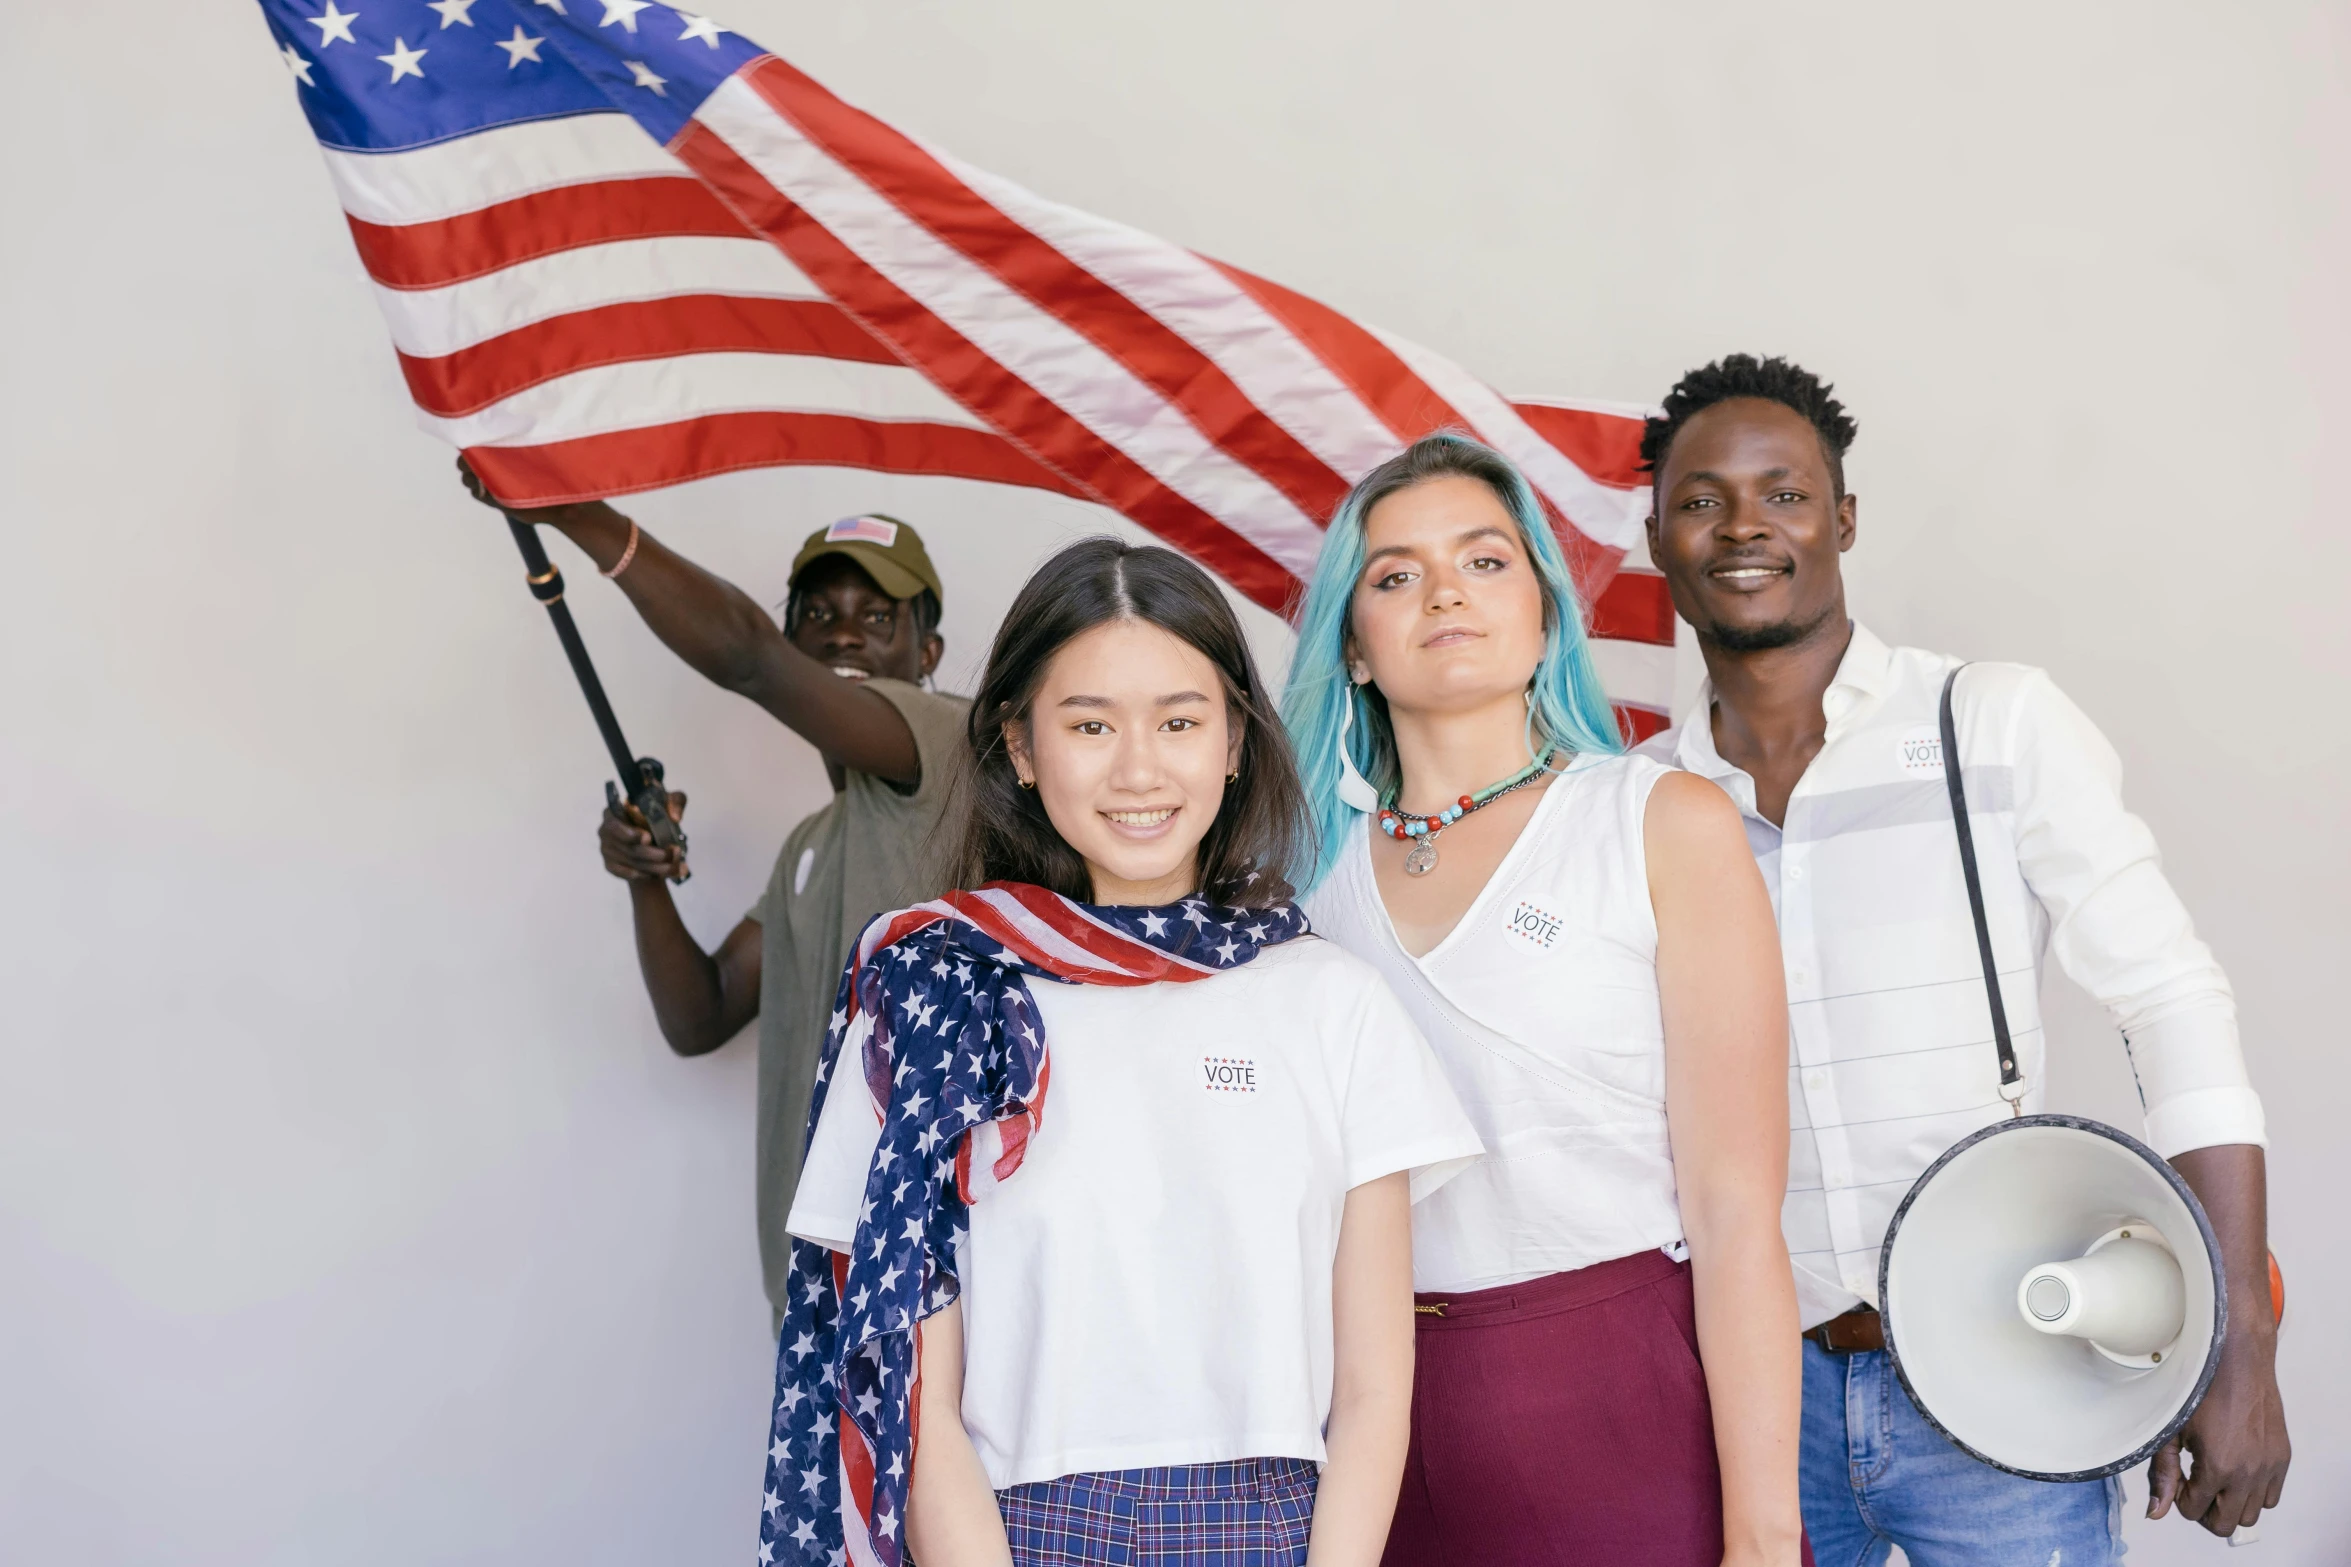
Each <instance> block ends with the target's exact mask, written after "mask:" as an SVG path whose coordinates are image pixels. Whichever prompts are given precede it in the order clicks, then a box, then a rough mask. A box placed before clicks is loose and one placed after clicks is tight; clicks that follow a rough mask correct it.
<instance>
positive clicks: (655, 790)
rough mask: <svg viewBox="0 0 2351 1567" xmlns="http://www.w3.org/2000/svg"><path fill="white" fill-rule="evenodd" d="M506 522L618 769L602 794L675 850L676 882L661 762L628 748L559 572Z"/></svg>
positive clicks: (516, 521) (681, 840)
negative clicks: (615, 781) (615, 782)
mask: <svg viewBox="0 0 2351 1567" xmlns="http://www.w3.org/2000/svg"><path fill="white" fill-rule="evenodd" d="M506 526H507V527H508V528H510V529H512V530H513V532H514V547H515V548H516V549H518V550H520V551H521V552H522V562H523V571H524V573H525V578H524V580H525V581H526V582H528V583H529V585H530V590H531V597H533V598H535V599H537V600H538V601H539V602H540V603H541V604H542V605H544V606H545V607H546V610H547V618H548V619H549V620H550V621H552V622H554V624H555V639H556V640H557V641H558V642H561V643H562V644H563V656H564V657H565V658H567V659H569V660H571V672H572V674H573V675H575V676H576V677H578V679H579V683H580V695H582V696H584V697H586V698H587V699H588V711H589V712H590V713H591V714H593V715H594V717H595V719H596V732H597V733H598V734H600V735H602V736H603V737H604V749H605V751H606V752H608V753H609V754H610V755H611V757H612V767H613V770H614V771H615V772H617V773H618V774H620V786H619V787H618V788H617V789H616V788H614V787H613V786H612V785H610V784H607V785H605V787H604V797H605V799H606V801H607V802H608V803H610V804H611V805H613V806H614V807H616V808H617V807H618V806H619V805H620V803H621V801H622V799H623V798H624V797H625V798H626V800H627V801H628V803H629V804H630V805H633V806H635V807H636V809H637V814H638V815H639V816H641V817H643V818H644V822H645V826H646V827H647V828H648V829H650V830H651V832H652V834H653V842H654V844H655V846H657V847H659V848H664V849H671V848H674V849H677V850H679V851H681V852H680V858H679V869H678V873H677V874H676V875H675V876H674V877H672V878H671V880H673V881H681V882H682V881H684V880H685V879H686V878H687V876H688V875H689V874H690V872H688V871H687V870H686V869H685V861H684V857H683V851H684V849H685V847H686V834H685V830H684V829H683V828H681V827H679V825H678V824H677V823H676V822H675V821H674V820H672V819H671V817H670V814H669V791H668V789H667V788H666V787H665V786H664V783H663V777H662V771H661V763H660V762H658V761H656V760H655V759H654V758H652V757H650V756H638V755H636V754H634V753H633V752H631V751H630V750H629V743H628V740H627V739H626V738H625V737H623V736H622V734H621V732H620V719H619V717H618V716H616V715H615V714H614V713H613V711H612V702H611V700H610V699H609V698H607V697H606V696H605V694H604V682H603V681H602V680H600V679H598V678H597V676H596V665H595V664H594V662H593V661H592V660H590V659H589V657H588V644H587V643H585V642H583V641H581V640H580V628H579V626H578V624H577V623H576V622H575V621H573V619H572V618H571V606H570V605H568V604H566V603H564V602H563V573H562V572H560V571H558V570H557V569H556V568H555V563H554V562H553V561H551V560H549V559H548V558H547V550H546V546H544V545H542V544H541V543H540V542H539V530H538V529H537V528H536V527H534V526H533V525H531V524H530V523H527V522H524V521H522V520H521V519H520V518H517V517H514V516H512V515H509V516H508V517H507V519H506Z"/></svg>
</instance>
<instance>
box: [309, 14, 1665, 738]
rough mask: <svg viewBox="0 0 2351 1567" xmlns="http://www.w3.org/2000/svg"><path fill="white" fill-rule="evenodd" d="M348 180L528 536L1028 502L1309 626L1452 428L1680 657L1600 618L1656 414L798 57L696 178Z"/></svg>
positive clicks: (430, 174) (510, 157) (703, 124)
mask: <svg viewBox="0 0 2351 1567" xmlns="http://www.w3.org/2000/svg"><path fill="white" fill-rule="evenodd" d="M326 157H327V162H328V166H329V169H330V171H331V172H332V174H333V177H334V179H335V183H336V186H337V189H338V191H339V192H340V194H341V197H342V201H343V205H344V208H345V211H346V212H347V213H348V215H349V218H350V222H351V229H352V233H353V236H354V238H355V240H356V241H357V244H358V248H359V252H360V256H361V259H362V260H363V262H364V263H365V265H366V267H367V269H368V273H369V275H370V276H371V277H372V278H373V279H374V281H375V284H376V291H377V296H378V299H379V302H380V303H381V305H382V307H383V310H384V315H385V319H386V322H387V323H388V325H389V326H390V328H391V334H392V338H393V341H394V343H395V345H396V347H397V348H398V350H399V354H400V363H401V368H402V371H403V373H404V374H405V376H406V377H407V380H408V384H409V388H410V391H411V393H412V394H413V396H414V398H415V400H416V404H417V408H418V414H419V418H420V419H421V420H422V422H423V423H424V425H425V427H426V428H427V429H430V430H432V431H433V432H434V433H436V434H438V435H440V436H442V437H443V438H445V439H447V440H449V441H450V442H451V443H453V444H455V445H457V446H458V447H460V448H461V449H463V450H464V451H465V452H466V454H467V456H468V458H469V459H470V460H471V462H472V463H473V465H474V467H475V469H476V470H477V471H478V472H479V473H480V474H481V475H482V477H483V479H484V480H485V481H486V482H487V483H488V485H489V486H490V488H491V490H492V491H493V492H494V493H496V494H497V495H498V496H499V497H500V498H501V499H504V500H507V501H509V502H512V503H515V504H518V505H524V506H534V505H547V504H553V503H556V502H560V501H566V500H576V499H584V498H588V497H595V496H608V495H618V494H623V493H627V492H630V491H635V490H641V489H646V488H651V487H654V486H659V485H666V484H674V483H678V482H681V481H684V480H687V479H693V478H699V477H703V476H706V475H710V474H714V473H720V472H725V471H728V470H731V469H737V468H745V467H757V466H768V465H776V464H787V463H825V464H836V465H844V466H855V467H865V468H872V469H877V470H882V471H888V472H898V473H920V474H942V475H949V476H958V477H964V478H971V479H985V480H990V481H994V482H1001V483H1013V484H1024V485H1029V486H1033V487H1036V488H1041V489H1048V490H1053V491H1056V492H1059V493H1062V494H1067V495H1072V496H1077V497H1081V498H1085V499H1089V500H1094V501H1098V502H1100V503H1102V504H1104V505H1107V506H1110V507H1112V508H1114V509H1115V510H1117V511H1119V512H1121V513H1122V514H1124V515H1125V516H1127V517H1129V518H1130V519H1132V520H1134V521H1135V522H1137V523H1139V524H1141V525H1142V526H1143V527H1145V528H1147V529H1149V530H1151V531H1152V532H1154V533H1156V534H1158V535H1159V536H1160V537H1161V538H1163V539H1165V540H1167V541H1168V542H1169V543H1171V544H1173V545H1175V546H1176V547H1178V548H1180V549H1183V550H1184V551H1186V552H1187V553H1189V554H1191V555H1192V556H1193V557H1194V558H1196V559H1198V560H1200V561H1201V562H1202V563H1203V564H1205V565H1207V566H1209V567H1210V568H1211V569H1212V570H1214V571H1216V572H1217V573H1218V574H1219V575H1221V576H1223V577H1224V578H1225V579H1226V580H1227V581H1228V582H1230V583H1232V584H1233V585H1234V587H1236V588H1237V589H1239V590H1240V591H1241V592H1242V593H1244V594H1246V595H1247V596H1248V597H1250V598H1252V599H1255V600H1256V601H1257V602H1259V603H1261V604H1264V605H1266V606H1267V607H1269V608H1273V609H1277V610H1278V609H1281V608H1282V607H1284V606H1285V605H1286V603H1287V602H1288V601H1289V599H1290V598H1291V596H1292V595H1293V594H1294V592H1295V590H1296V587H1297V583H1298V579H1299V578H1300V577H1301V576H1302V575H1303V574H1304V573H1305V572H1306V570H1307V569H1308V567H1309V565H1310V563H1311V562H1312V560H1313V558H1314V555H1315V551H1316V549H1317V548H1318V547H1319V545H1320V542H1321V532H1322V526H1323V524H1324V523H1325V521H1327V519H1328V517H1329V515H1330V513H1331V511H1332V509H1333V508H1334V507H1335V506H1336V505H1337V503H1338V501H1339V499H1340V497H1341V496H1343V495H1344V494H1345V493H1346V490H1347V487H1348V486H1349V485H1350V484H1351V483H1352V482H1353V481H1354V480H1355V479H1356V478H1358V477H1360V476H1361V475H1362V474H1363V473H1364V472H1365V471H1367V470H1368V469H1369V468H1371V467H1372V466H1374V465H1375V464H1377V463H1378V462H1380V461H1382V460H1383V459H1385V458H1386V457H1388V456H1390V455H1392V454H1393V453H1394V452H1396V451H1397V450H1399V449H1400V448H1401V447H1402V446H1403V445H1404V444H1405V443H1406V442H1408V441H1410V440H1411V439H1413V438H1415V437H1417V436H1419V435H1422V434H1424V433H1426V432H1427V431H1429V430H1431V429H1435V428H1438V427H1441V426H1446V425H1454V426H1459V427H1461V428H1465V429H1467V430H1469V431H1471V432H1472V433H1474V434H1476V435H1478V436H1479V437H1480V438H1482V439H1484V440H1486V441H1487V442H1489V443H1490V444H1492V445H1494V446H1495V447H1497V448H1498V449H1500V450H1501V451H1503V452H1505V453H1507V454H1508V455H1509V456H1510V457H1511V458H1512V459H1513V460H1514V461H1516V462H1517V463H1518V464H1519V465H1520V466H1521V467H1522V468H1523V469H1524V470H1525V471H1526V473H1527V475H1528V477H1529V478H1530V479H1531V480H1532V481H1533V482H1534V484H1535V486H1536V488H1537V490H1538V491H1539V493H1540V494H1541V496H1542V498H1543V500H1544V502H1545V504H1546V505H1547V506H1548V507H1549V508H1550V509H1551V510H1552V511H1553V513H1554V514H1555V520H1556V522H1557V524H1558V526H1559V529H1560V533H1561V536H1562V538H1563V540H1564V541H1565V542H1566V544H1567V545H1568V548H1569V552H1570V557H1571V560H1572V561H1573V563H1574V565H1575V567H1576V571H1577V576H1578V579H1579V581H1580V582H1581V583H1582V585H1583V587H1584V589H1585V592H1586V594H1587V596H1595V595H1596V597H1595V598H1594V602H1595V611H1594V622H1595V623H1594V631H1595V633H1596V635H1599V636H1601V637H1604V638H1608V639H1611V640H1615V641H1620V642H1629V643H1632V644H1635V645H1639V646H1645V647H1648V648H1651V649H1655V648H1660V647H1665V646H1670V643H1671V626H1672V623H1671V616H1670V614H1664V615H1660V614H1658V613H1656V606H1657V603H1658V602H1659V601H1658V598H1657V595H1656V594H1655V592H1654V590H1653V589H1651V588H1648V587H1642V586H1632V587H1629V588H1620V589H1615V590H1609V591H1603V590H1607V589H1608V584H1609V582H1610V579H1611V578H1612V577H1613V576H1614V574H1615V572H1616V569H1617V565H1618V562H1619V560H1620V559H1621V557H1622V556H1623V553H1624V551H1625V550H1626V548H1627V547H1628V546H1634V545H1637V542H1638V538H1639V533H1640V525H1641V519H1642V518H1643V516H1644V515H1645V514H1646V511H1647V505H1648V492H1647V489H1646V487H1645V480H1644V476H1643V475H1642V474H1641V472H1640V471H1639V467H1638V461H1637V445H1638V438H1639V420H1638V415H1637V414H1635V413H1633V412H1631V411H1629V410H1623V409H1607V408H1597V407H1575V406H1569V405H1563V404H1555V403H1544V402H1530V401H1520V400H1512V399H1508V398H1504V397H1503V396H1501V395H1499V394H1497V393H1495V392H1494V391H1492V390H1491V389H1489V388H1488V387H1486V386H1485V385H1484V384H1483V383H1482V382H1480V381H1478V380H1477V379H1476V378H1475V377H1473V376H1471V375H1469V374H1468V373H1467V372H1465V371H1463V370H1462V369H1461V368H1460V367H1459V366H1457V365H1455V364H1453V363H1452V362H1451V361H1449V360H1447V359H1445V358H1443V357H1442V356H1440V355H1438V354H1435V353H1433V352H1431V351H1430V350H1428V349H1426V348H1424V347H1421V346H1420V345H1417V344H1414V343H1410V342H1407V341H1404V340H1402V339H1400V338H1397V337H1394V336H1393V335H1391V334H1387V333H1383V332H1379V331H1377V330H1374V329H1372V328H1369V327H1366V326H1363V325H1361V324H1359V323H1357V322H1354V321H1351V320H1349V319H1348V318H1347V317H1345V316H1343V315H1341V314H1339V313H1338V312H1336V311H1333V310H1331V309H1329V308H1328V307H1326V306H1323V305H1320V304H1317V303H1316V302H1314V301H1312V300H1310V299H1307V298H1305V297H1304V296H1302V295H1299V294H1297V293H1294V292H1292V291H1290V290H1288V289H1285V288H1283V287H1281V286H1280V285H1278V284H1275V283H1271V282H1269V281H1267V280H1265V279H1263V278H1259V277H1255V276H1253V275H1251V274H1249V273H1247V272H1244V271H1241V270H1240V269H1238V268H1235V267H1231V266H1227V265H1224V264H1222V263H1219V262H1215V261H1211V260H1209V259H1207V258H1204V257H1201V256H1199V255H1196V254H1194V253H1193V252H1191V251H1188V250H1185V249H1183V248H1182V247H1180V246H1176V245H1171V244H1168V243H1167V242H1165V241H1163V240H1160V239H1156V238H1154V237H1152V236H1150V235H1148V234H1144V233H1141V232H1139V231H1137V230H1135V229H1132V228H1129V227H1127V226H1125V225H1123V224H1118V223H1113V222H1110V221H1108V220H1106V219H1103V218H1099V217H1096V216H1093V215H1091V214H1088V213H1084V212H1080V211H1077V210H1075V209H1073V208H1069V207H1064V206H1061V205H1058V204H1056V203H1053V202H1050V201H1046V200H1044V199H1043V198H1041V197H1038V196H1036V195H1034V194H1033V193H1031V192H1029V191H1026V190H1024V189H1022V188H1021V187H1019V186H1017V185H1014V184H1012V183H1011V182H1010V181H1007V180H1004V179H1001V178H999V177H997V176H994V175H991V174H988V173H985V172H983V171H981V170H978V169H974V168H971V167H970V166H969V165H966V164H963V163H961V162H959V161H957V160H955V159H953V158H951V157H949V156H947V155H945V154H943V153H937V152H933V151H931V150H930V149H928V148H926V147H924V146H922V145H921V144H920V143H918V142H916V141H914V140H913V139H912V138H910V137H907V136H905V135H904V134H902V133H900V132H898V131H897V130H895V129H893V128H891V127H890V126H888V125H885V124H883V123H882V122H881V121H879V120H877V119H875V118H873V117H872V116H871V115H868V114H865V113H863V112H862V111H860V110H857V109H855V108H852V107H851V106H849V105H848V104H845V103H843V102H842V101H841V100H840V99H838V98H836V97H834V96H833V95H832V94H831V93H830V92H828V91H826V90H825V89H824V88H823V87H822V86H820V85H819V84H817V83H816V82H814V81H813V80H811V79H810V78H809V77H807V76H806V75H804V74H802V73H801V72H799V71H797V70H795V69H794V68H793V67H792V66H790V65H789V64H787V63H786V62H784V61H783V60H780V59H777V58H775V57H773V56H764V57H761V58H759V59H756V60H754V61H752V62H751V63H750V64H748V65H746V66H744V67H743V68H742V69H741V70H740V71H739V72H738V73H737V74H736V75H735V76H734V77H732V78H731V79H729V80H728V81H726V82H725V83H724V84H723V85H721V86H720V87H719V88H718V89H717V91H715V92H714V93H712V94H711V95H710V96H709V97H708V98H707V99H706V100H705V101H704V102H703V104H702V106H701V108H700V109H699V110H698V112H697V113H696V115H695V117H694V119H693V120H692V121H690V122H688V124H687V127H686V129H685V130H684V131H683V132H682V133H680V134H679V136H678V137H677V138H676V139H675V141H674V143H673V145H672V147H671V148H669V149H664V148H661V147H659V146H656V145H654V144H653V142H652V141H651V139H650V138H649V137H648V136H647V135H646V134H645V132H644V131H643V130H641V129H640V128H639V127H638V126H637V125H636V123H635V122H634V121H632V120H630V119H629V118H627V117H626V116H624V115H621V114H618V113H613V114H582V115H575V116H571V117H567V118H559V119H551V120H541V121H534V122H528V123H523V124H517V125H508V126H504V127H500V128H497V129H493V130H488V131H482V132H478V133H475V134H472V135H467V136H463V137H459V138H456V139H454V140H451V141H446V142H441V143H436V144H434V145H431V146H426V147H421V148H416V149H412V150H408V151H402V152H391V153H353V152H343V151H334V150H330V151H328V152H327V154H326ZM1628 580H1629V579H1628ZM1652 661H1654V659H1652ZM1618 662H1621V659H1620V660H1618ZM1669 678H1670V676H1668V679H1669ZM1635 683H1636V684H1642V685H1645V686H1655V685H1656V684H1657V681H1656V680H1655V679H1654V678H1650V679H1647V680H1643V681H1636V682H1635ZM1611 689H1612V690H1616V691H1617V694H1618V695H1619V696H1621V697H1628V698H1631V699H1633V700H1634V701H1636V702H1637V703H1648V702H1656V701H1658V700H1659V699H1658V698H1657V697H1656V696H1655V694H1654V693H1652V692H1651V691H1648V690H1643V691H1640V692H1634V691H1629V690H1619V689H1618V688H1617V687H1615V686H1612V688H1611Z"/></svg>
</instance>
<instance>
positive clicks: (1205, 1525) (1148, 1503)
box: [996, 1458, 1320, 1567]
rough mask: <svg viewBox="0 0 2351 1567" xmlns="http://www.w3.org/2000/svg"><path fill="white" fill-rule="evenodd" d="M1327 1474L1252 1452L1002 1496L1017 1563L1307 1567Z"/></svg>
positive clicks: (1066, 1478) (1020, 1488)
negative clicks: (1317, 1496)
mask: <svg viewBox="0 0 2351 1567" xmlns="http://www.w3.org/2000/svg"><path fill="white" fill-rule="evenodd" d="M1319 1480H1320V1471H1319V1470H1317V1469H1316V1468H1315V1466H1314V1465H1313V1464H1311V1463H1308V1462H1307V1461H1306V1460H1305V1459H1303V1458H1243V1459H1240V1460H1237V1461H1236V1462H1233V1463H1229V1464H1178V1465H1174V1466H1171V1467H1168V1468H1162V1469H1121V1470H1117V1471H1115V1472H1112V1473H1108V1474H1078V1475H1063V1476H1061V1477H1060V1478H1059V1479H1057V1480H1039V1481H1037V1482H1035V1483H1034V1484H1030V1485H1016V1486H1014V1487H1013V1488H1012V1489H1011V1490H1009V1491H998V1492H997V1493H996V1504H997V1506H998V1508H999V1509H1000V1510H1001V1511H1002V1512H1003V1514H1004V1534H1005V1537H1006V1538H1007V1539H1008V1540H1010V1541H1011V1543H1012V1563H1013V1567H1304V1564H1305V1561H1306V1536H1307V1532H1308V1530H1309V1529H1310V1528H1311V1526H1312V1525H1313V1522H1314V1488H1315V1486H1316V1484H1317V1483H1318V1481H1319Z"/></svg>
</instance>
